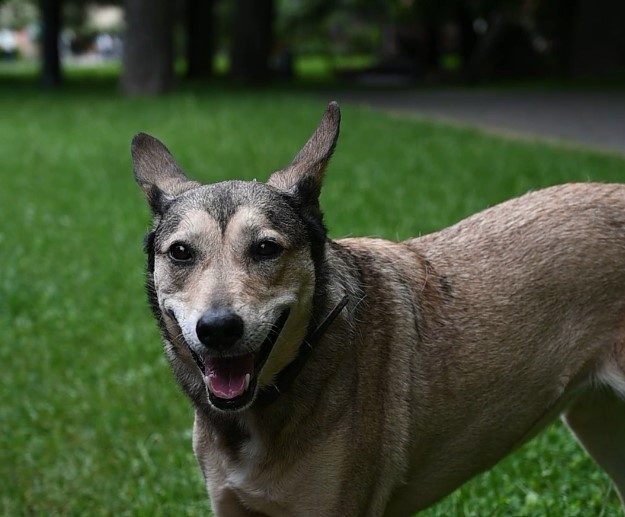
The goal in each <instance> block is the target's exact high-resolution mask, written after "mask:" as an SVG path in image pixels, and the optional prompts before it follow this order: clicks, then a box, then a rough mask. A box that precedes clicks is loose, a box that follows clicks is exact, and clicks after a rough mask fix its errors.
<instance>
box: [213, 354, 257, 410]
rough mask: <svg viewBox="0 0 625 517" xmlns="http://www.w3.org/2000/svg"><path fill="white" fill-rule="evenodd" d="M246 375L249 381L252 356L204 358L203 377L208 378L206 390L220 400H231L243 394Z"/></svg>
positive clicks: (251, 373) (252, 368)
mask: <svg viewBox="0 0 625 517" xmlns="http://www.w3.org/2000/svg"><path fill="white" fill-rule="evenodd" d="M248 374H249V376H250V379H251V377H252V375H253V374H254V356H253V355H252V354H247V355H242V356H239V357H228V358H216V357H208V358H206V362H205V371H204V375H206V377H208V389H209V390H210V391H211V393H212V394H213V395H215V396H217V397H219V398H221V399H233V398H235V397H238V396H239V395H241V394H243V393H244V392H245V390H246V389H247V387H248V386H246V380H245V377H246V375H248Z"/></svg>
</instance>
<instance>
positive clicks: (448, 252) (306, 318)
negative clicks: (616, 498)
mask: <svg viewBox="0 0 625 517" xmlns="http://www.w3.org/2000/svg"><path fill="white" fill-rule="evenodd" d="M338 132H339V109H338V106H337V105H336V104H334V103H332V104H330V105H329V106H328V109H327V111H326V112H325V115H324V117H323V119H322V121H321V124H320V126H319V128H318V129H317V131H316V132H315V134H314V135H313V136H312V137H311V139H310V140H309V142H308V143H307V144H306V145H305V146H304V148H303V149H302V150H301V151H300V153H299V154H298V155H297V156H296V158H295V160H294V161H293V163H292V164H291V165H290V166H288V167H287V168H286V169H283V170H280V171H278V172H276V173H274V174H273V175H272V176H271V177H270V178H269V181H268V183H267V184H263V183H257V182H239V181H227V182H223V183H218V184H214V185H200V184H199V183H196V182H194V181H190V180H189V179H187V177H186V176H185V175H184V174H183V172H182V170H181V169H180V167H179V166H178V165H177V164H176V162H175V161H174V159H173V158H172V156H171V155H170V154H169V152H168V151H167V149H166V148H165V147H164V146H163V145H162V144H161V143H160V142H158V141H157V140H155V139H153V138H152V137H149V136H147V135H144V134H139V135H137V136H136V137H135V139H134V141H133V146H132V155H133V163H134V172H135V176H136V179H137V181H138V182H139V184H140V185H141V187H142V189H143V190H144V192H145V194H146V196H147V198H148V200H149V203H150V206H151V208H152V211H153V214H154V227H153V230H152V231H151V232H150V234H149V235H148V237H147V239H146V250H147V253H148V291H149V295H150V300H151V303H152V307H153V310H154V313H155V316H156V318H157V321H158V322H159V324H160V325H161V329H162V333H163V337H164V341H165V350H166V353H167V356H168V358H169V360H170V361H171V364H172V367H173V370H174V372H175V375H176V377H177V379H178V381H179V383H180V384H181V385H182V387H183V388H184V389H185V391H186V392H187V394H188V396H189V397H190V399H191V400H192V402H193V404H194V407H195V427H194V435H193V436H194V438H193V446H194V449H195V453H196V455H197V459H198V461H199V463H200V466H201V469H202V472H203V474H204V477H205V480H206V485H207V487H208V491H209V494H210V499H211V502H212V507H213V511H214V513H215V515H216V516H218V517H236V516H263V515H264V516H271V517H279V516H280V517H281V516H289V517H292V516H296V517H304V516H311V517H313V516H314V517H319V516H333V517H336V516H382V515H384V516H409V515H412V514H413V513H415V512H416V511H418V510H420V509H422V508H425V507H426V506H428V505H430V504H432V503H434V502H436V501H438V500H439V499H441V498H442V497H444V496H445V495H447V494H449V493H450V492H451V491H452V490H454V489H455V488H456V487H458V486H459V485H460V484H462V483H463V482H465V481H466V480H468V479H469V478H471V477H472V476H474V475H476V474H477V473H479V472H482V471H484V470H486V469H488V468H490V467H491V466H493V465H494V464H495V463H497V462H498V461H499V460H500V459H502V458H503V457H504V456H506V455H507V454H509V453H510V452H511V451H513V450H514V449H516V448H517V447H519V446H520V445H521V444H523V443H524V442H525V441H527V440H528V439H530V438H531V437H532V436H533V435H534V434H535V433H537V432H538V431H539V430H540V429H541V428H543V427H544V426H545V425H546V424H548V423H549V422H551V421H552V420H553V419H554V418H555V417H557V416H558V415H559V414H561V413H563V414H564V417H565V420H566V422H567V424H568V425H569V426H570V428H571V429H572V430H573V432H574V433H575V435H576V436H577V438H578V439H579V440H580V442H581V443H582V444H583V445H584V447H585V448H586V450H587V451H588V452H589V453H590V454H591V455H592V456H593V457H594V458H595V459H596V461H597V462H598V463H599V464H600V465H601V466H602V467H603V468H604V469H605V471H606V472H607V473H608V474H609V475H610V476H611V478H612V480H613V481H614V483H615V485H616V487H617V489H618V491H619V493H620V495H621V498H622V497H623V496H624V495H625V401H624V399H623V398H621V397H622V396H623V395H624V394H625V186H623V185H601V184H591V183H587V184H571V185H563V186H559V187H553V188H548V189H545V190H541V191H538V192H534V193H531V194H528V195H525V196H523V197H520V198H518V199H514V200H512V201H509V202H507V203H503V204H501V205H499V206H496V207H494V208H491V209H488V210H485V211H483V212H481V213H479V214H477V215H474V216H473V217H470V218H468V219H466V220H464V221H462V222H460V223H458V224H457V225H455V226H453V227H451V228H448V229H446V230H443V231H441V232H438V233H435V234H433V235H428V236H425V237H422V238H418V239H414V240H409V241H406V242H400V243H396V242H389V241H385V240H380V239H366V238H363V239H343V240H338V241H331V240H329V239H328V237H327V235H326V231H325V228H324V225H323V222H322V214H321V211H320V208H319V202H318V197H319V192H320V189H321V183H322V179H323V174H324V170H325V168H326V165H327V163H328V160H329V158H330V156H331V154H332V152H333V149H334V146H335V143H336V140H337V137H338ZM554 488H555V487H554Z"/></svg>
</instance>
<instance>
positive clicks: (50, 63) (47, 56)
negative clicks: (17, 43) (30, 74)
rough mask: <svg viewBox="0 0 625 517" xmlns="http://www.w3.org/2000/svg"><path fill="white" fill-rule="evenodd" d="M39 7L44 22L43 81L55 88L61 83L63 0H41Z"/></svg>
mask: <svg viewBox="0 0 625 517" xmlns="http://www.w3.org/2000/svg"><path fill="white" fill-rule="evenodd" d="M39 9H40V12H41V19H42V22H43V24H42V25H43V27H42V34H41V82H42V84H43V86H45V87H46V88H55V87H57V86H59V85H60V84H61V57H60V55H59V36H60V33H61V0H40V1H39Z"/></svg>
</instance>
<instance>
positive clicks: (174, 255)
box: [169, 242, 193, 262]
mask: <svg viewBox="0 0 625 517" xmlns="http://www.w3.org/2000/svg"><path fill="white" fill-rule="evenodd" d="M169 258H171V259H172V260H173V261H174V262H189V261H190V260H192V259H193V253H191V250H190V249H189V247H188V246H185V245H184V244H182V243H180V242H174V243H173V244H172V245H171V246H170V247H169Z"/></svg>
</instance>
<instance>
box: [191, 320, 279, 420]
mask: <svg viewBox="0 0 625 517" xmlns="http://www.w3.org/2000/svg"><path fill="white" fill-rule="evenodd" d="M288 317H289V310H288V309H286V310H284V311H283V312H282V314H280V317H279V318H278V319H277V320H276V322H275V323H274V324H273V326H272V327H271V330H270V331H269V333H268V334H267V337H266V338H265V341H264V342H263V344H262V345H261V347H260V348H259V349H258V351H257V352H252V353H249V354H244V355H239V356H235V357H213V356H205V357H200V356H199V355H198V354H196V353H195V352H194V351H193V350H192V349H191V348H189V349H190V350H191V355H192V356H193V359H194V360H195V362H196V364H197V366H198V368H199V369H200V370H201V371H202V374H203V376H204V382H205V383H206V388H207V391H208V399H209V401H210V402H211V404H212V405H213V406H215V407H216V408H218V409H225V410H227V409H230V410H232V409H240V408H242V407H244V406H245V405H247V404H248V403H249V402H251V400H252V399H253V398H254V393H255V391H256V385H257V378H258V373H259V372H260V370H261V369H262V367H263V366H264V365H265V362H266V361H267V358H268V357H269V354H270V353H271V350H272V349H273V346H274V345H275V343H276V341H277V339H278V336H279V335H280V333H281V332H282V329H283V328H284V325H285V324H286V320H287V319H288Z"/></svg>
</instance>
